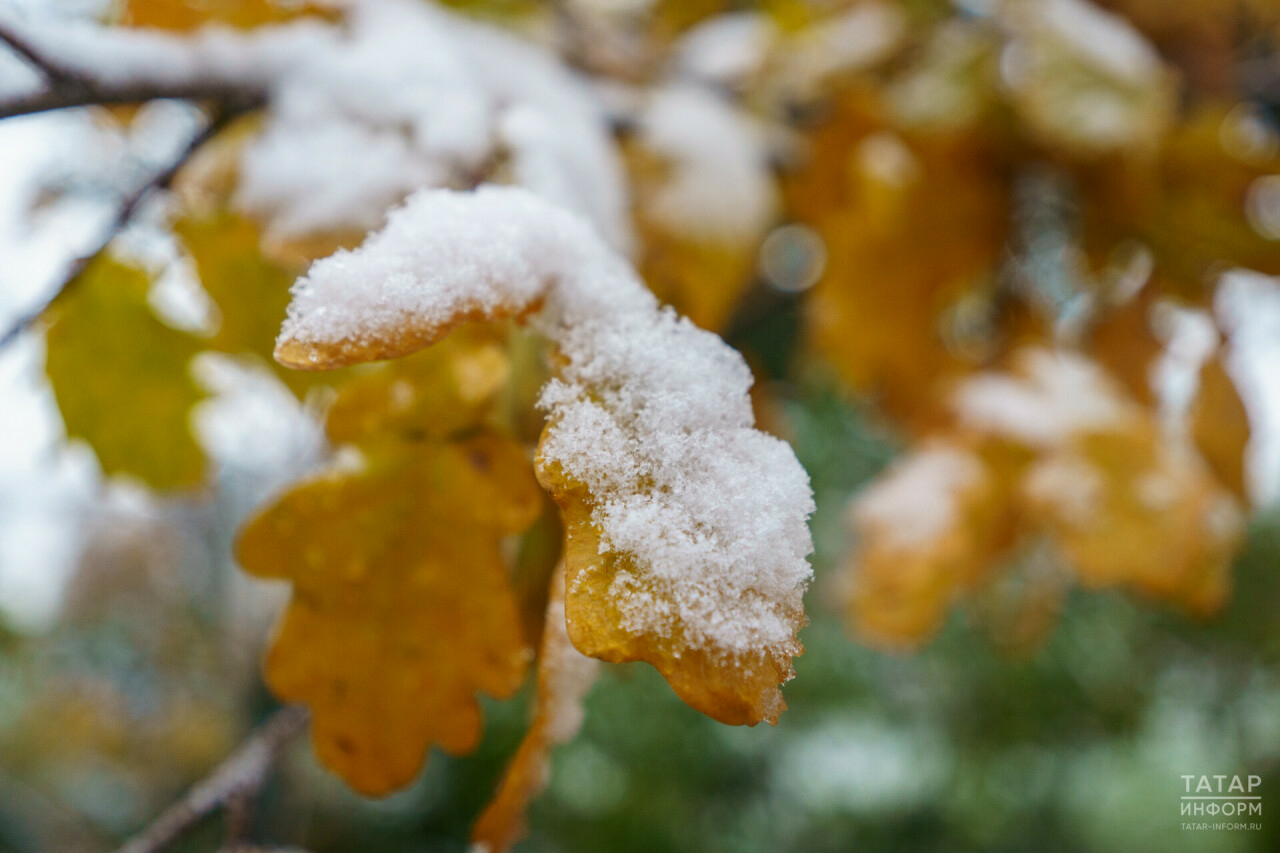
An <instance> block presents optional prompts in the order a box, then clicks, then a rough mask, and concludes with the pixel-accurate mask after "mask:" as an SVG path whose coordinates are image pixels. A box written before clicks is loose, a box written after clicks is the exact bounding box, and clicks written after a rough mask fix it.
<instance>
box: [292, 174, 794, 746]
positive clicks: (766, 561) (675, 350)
mask: <svg viewBox="0 0 1280 853" xmlns="http://www.w3.org/2000/svg"><path fill="white" fill-rule="evenodd" d="M511 316H530V317H531V319H532V322H533V324H534V327H535V328H536V329H538V330H539V331H540V332H541V333H542V334H544V335H545V336H546V337H547V338H548V339H549V340H550V341H551V342H552V343H553V344H554V345H555V347H556V349H557V352H558V357H559V358H558V361H559V364H558V372H557V377H556V378H555V379H553V380H552V381H551V382H550V383H549V384H548V385H547V387H546V388H545V389H544V390H543V394H542V406H543V407H544V408H545V409H546V410H547V411H548V413H549V421H548V425H547V428H546V431H545V433H544V436H543V441H542V445H541V448H540V456H539V459H538V465H539V472H540V476H541V477H542V478H543V479H544V483H545V482H547V481H548V480H550V481H553V482H562V481H563V480H566V479H567V480H568V481H571V482H573V483H576V484H581V485H582V486H584V487H585V489H586V492H587V493H588V494H589V495H590V502H589V503H590V523H591V525H592V526H593V527H594V528H595V529H596V531H598V535H599V554H598V555H597V558H598V560H608V559H611V558H612V559H622V560H623V562H625V565H626V569H625V570H620V571H617V573H616V576H615V577H614V579H613V580H612V586H611V587H610V588H609V591H608V598H609V599H610V600H611V601H612V602H613V604H614V606H616V608H617V610H618V611H619V613H620V617H619V618H620V622H621V628H622V630H624V631H626V632H630V633H631V634H643V635H647V636H652V637H657V638H664V637H665V638H671V637H675V638H678V639H679V641H680V642H683V643H685V644H687V645H688V647H690V648H693V649H702V650H709V651H711V652H714V653H715V654H717V655H720V656H721V658H727V659H733V660H742V659H751V660H759V658H758V657H752V656H753V655H759V654H760V653H761V652H762V651H763V652H764V653H766V654H767V656H768V659H769V660H779V659H783V658H785V659H786V660H788V661H789V659H790V657H792V656H794V655H795V654H798V653H799V643H798V642H797V641H796V639H795V631H796V629H797V628H798V627H799V625H800V624H803V609H802V602H801V597H802V595H803V592H804V589H805V587H806V585H807V583H808V581H809V579H810V577H811V570H810V568H809V565H808V563H807V561H806V556H807V555H808V554H809V553H810V551H811V550H812V543H811V540H810V536H809V530H808V526H807V523H806V521H807V518H808V515H809V514H810V513H811V512H812V510H813V500H812V493H811V491H810V488H809V482H808V477H807V475H806V474H805V472H804V469H803V468H801V466H800V464H799V463H798V462H797V461H796V458H795V456H794V454H793V453H792V451H791V449H790V448H789V447H788V446H787V445H786V444H785V443H783V442H782V441H779V440H778V439H775V438H773V437H770V436H768V435H765V434H764V433H762V432H759V431H757V430H756V429H754V428H753V423H754V418H753V414H752V409H751V403H750V401H749V399H748V396H747V391H748V389H749V387H750V385H751V373H750V371H749V370H748V368H747V366H746V364H745V362H744V361H743V360H742V358H741V356H739V355H738V354H737V353H736V352H735V351H734V350H732V349H731V348H730V347H728V346H727V345H726V344H725V343H724V342H723V341H721V340H720V339H719V338H718V337H717V336H716V335H714V334H712V333H710V332H706V331H703V330H701V329H699V328H697V327H696V326H694V325H693V324H692V323H690V322H688V321H687V320H685V319H683V318H680V317H678V316H677V315H676V314H675V313H674V312H673V311H671V310H670V309H662V308H660V307H659V305H658V303H657V300H656V299H655V298H654V296H653V295H652V294H650V293H649V291H648V290H646V289H645V288H644V286H643V285H642V284H641V282H640V281H639V279H638V278H637V277H636V275H635V273H634V272H633V271H632V269H631V267H630V266H629V264H628V263H627V262H626V261H624V260H623V259H622V258H621V257H619V256H618V255H617V254H615V253H614V252H613V251H612V250H610V249H609V248H608V247H607V246H606V245H605V244H604V242H603V241H602V240H601V239H600V237H599V236H598V235H597V234H596V232H595V231H594V230H593V229H592V228H591V226H590V225H589V224H588V223H587V222H586V221H584V220H582V219H581V218H579V217H577V216H575V215H573V214H571V213H568V212H566V211H564V210H563V209H561V208H558V207H555V206H553V205H551V204H548V203H547V202H545V201H543V200H541V199H539V198H538V197H536V196H534V195H533V194H532V193H530V192H527V191H525V190H521V189H515V188H502V187H492V186H490V187H483V188H481V189H479V190H478V191H475V192H451V191H423V192H419V193H417V194H415V195H414V196H413V197H412V198H410V200H409V201H408V203H407V204H406V205H405V206H404V207H403V208H401V209H399V210H397V211H394V212H393V213H392V214H391V216H390V218H389V221H388V223H387V225H386V227H385V228H384V229H383V230H382V231H380V232H378V233H376V234H374V235H373V236H371V237H370V238H369V239H368V240H367V241H366V242H365V244H364V245H363V246H361V247H360V248H359V249H357V250H355V251H351V252H339V253H338V254H336V255H333V256H331V257H329V258H325V259H323V260H321V261H318V262H316V263H315V264H314V265H313V266H312V267H311V270H310V272H309V273H308V274H307V276H306V277H305V278H303V279H300V280H299V282H298V283H297V284H296V285H295V287H294V297H293V302H292V304H291V305H290V308H289V316H288V319H287V320H286V322H285V324H284V327H283V330H282V332H281V335H280V338H279V340H278V341H277V349H276V357H277V359H278V360H279V361H281V362H282V363H284V364H287V365H290V366H293V367H298V368H304V369H308V368H309V369H321V368H329V367H337V366H340V365H343V364H350V363H353V362H357V361H365V360H369V359H372V358H388V357H395V356H399V355H405V354H407V353H410V352H412V351H414V350H417V349H420V348H422V347H424V346H427V345H428V344H430V343H432V342H433V341H436V340H438V339H440V338H441V337H443V336H444V335H446V334H447V333H448V332H449V330H450V329H451V328H453V327H454V326H456V325H458V324H459V323H461V322H464V321H468V320H477V319H497V318H502V317H511ZM553 493H554V490H553ZM557 497H558V498H559V497H560V496H559V495H557ZM570 535H571V538H572V533H571V534H570ZM579 568H585V569H587V570H592V569H597V568H598V567H597V566H594V565H592V566H586V567H579ZM577 582H578V583H583V582H584V581H583V579H582V576H581V575H579V577H578V579H577ZM574 583H575V580H574V577H573V573H572V572H571V574H570V608H571V610H572V608H573V606H574V603H573V593H574ZM570 618H571V621H572V613H571V614H570ZM575 642H577V638H576V637H575ZM674 657H676V658H678V657H679V655H678V654H677V655H674ZM645 659H649V658H647V657H646V658H645ZM786 669H789V663H788V664H787V665H786V668H785V669H783V670H782V671H781V672H780V673H779V675H780V677H781V678H782V679H783V680H785V678H786V677H787V675H789V673H788V672H786ZM664 674H668V676H669V678H670V673H666V672H664ZM776 681H777V679H774V686H773V687H771V688H769V691H767V692H768V695H767V696H765V697H764V698H763V699H761V700H760V701H761V702H763V703H764V705H765V710H764V712H763V715H764V717H765V718H772V717H775V716H776V711H777V710H778V706H779V705H780V703H781V700H780V697H777V695H776ZM673 686H675V681H673ZM677 689H680V688H679V686H677ZM770 703H772V704H770ZM760 718H761V717H760V716H759V715H755V716H751V715H747V716H746V717H744V720H745V721H755V720H758V719H760Z"/></svg>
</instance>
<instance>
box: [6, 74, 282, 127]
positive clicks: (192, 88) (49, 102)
mask: <svg viewBox="0 0 1280 853" xmlns="http://www.w3.org/2000/svg"><path fill="white" fill-rule="evenodd" d="M162 99H174V100H182V101H212V102H214V103H217V104H219V105H222V106H223V107H224V109H227V110H229V111H235V112H244V111H246V110H248V109H253V108H256V107H259V106H261V105H262V104H263V103H264V102H265V100H266V92H265V90H261V91H260V90H257V89H254V88H251V87H249V86H245V85H235V86H232V85H228V84H226V83H220V82H216V81H215V82H211V81H180V82H176V83H169V82H165V81H161V80H147V81H144V82H139V83H131V84H128V85H120V84H117V85H105V84H102V83H98V82H94V81H91V80H87V79H84V78H64V80H63V81H61V82H58V83H56V84H55V85H53V86H51V87H49V88H47V89H42V90H40V91H39V92H32V93H31V94H27V95H20V96H18V97H16V98H10V99H8V100H0V119H6V118H15V117H17V116H24V115H33V114H35V113H43V112H49V111H50V110H61V109H68V108H70V107H91V106H109V105H112V104H141V103H146V102H147V101H155V100H162Z"/></svg>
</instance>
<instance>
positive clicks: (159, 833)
mask: <svg viewBox="0 0 1280 853" xmlns="http://www.w3.org/2000/svg"><path fill="white" fill-rule="evenodd" d="M306 722H307V711H306V709H305V708H303V707H301V706H297V705H293V706H290V707H287V708H282V709H281V710H279V711H277V712H276V713H275V714H274V715H273V716H272V717H271V718H270V719H269V720H267V721H266V722H265V723H263V724H262V725H261V726H260V727H259V728H258V729H257V730H256V731H254V732H253V733H252V734H251V735H250V736H249V738H248V739H247V740H246V741H245V742H244V743H243V744H241V745H240V748H239V749H237V750H236V751H235V752H233V753H232V754H231V756H230V757H229V758H227V760H226V761H224V762H222V764H220V765H218V767H217V768H216V769H214V771H213V772H212V773H210V774H209V775H208V776H207V777H205V779H204V780H203V781H201V782H198V783H197V784H196V785H195V786H194V787H193V788H192V789H191V790H190V791H188V792H187V795H186V796H185V797H183V798H182V799H181V800H180V801H178V802H177V803H175V804H174V805H173V806H171V807H170V808H169V809H168V811H166V812H164V813H163V814H161V815H160V816H159V817H158V818H156V819H155V820H154V821H152V823H151V825H150V826H148V827H147V828H146V829H144V830H143V831H142V832H141V833H139V834H138V835H135V836H134V837H133V838H131V839H129V840H128V841H127V842H125V844H124V846H122V847H120V848H119V849H118V850H117V851H116V853H156V851H159V850H163V849H164V848H165V847H167V846H168V845H170V844H172V843H173V842H174V841H175V840H177V839H178V838H179V837H180V836H181V835H182V834H183V833H184V832H186V831H187V830H188V829H190V828H191V827H193V826H195V825H196V824H197V823H199V822H200V821H201V820H203V819H204V818H206V817H208V816H209V815H211V814H213V812H215V811H217V810H218V809H219V808H221V807H223V806H225V805H226V804H227V803H228V802H230V801H232V800H233V799H236V798H238V797H246V796H248V797H252V796H256V795H257V794H258V792H259V791H261V790H262V787H263V785H265V784H266V780H267V774H268V773H270V771H271V768H272V767H273V766H274V765H275V762H276V760H277V759H278V758H279V757H280V754H281V753H282V752H283V751H284V748H285V747H286V746H287V745H288V744H289V742H290V741H291V740H292V739H293V738H294V736H296V735H297V734H298V733H299V732H301V731H302V728H303V726H304V725H305V724H306Z"/></svg>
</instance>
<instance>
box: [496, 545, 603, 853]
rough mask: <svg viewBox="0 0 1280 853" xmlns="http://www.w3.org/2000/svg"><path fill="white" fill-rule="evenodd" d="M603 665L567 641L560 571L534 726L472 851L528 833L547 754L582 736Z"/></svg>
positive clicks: (499, 847)
mask: <svg viewBox="0 0 1280 853" xmlns="http://www.w3.org/2000/svg"><path fill="white" fill-rule="evenodd" d="M599 667H600V665H599V663H597V662H596V661H594V660H592V659H591V658H589V657H586V656H584V655H583V654H582V653H581V652H579V651H578V650H577V649H575V648H574V647H573V643H572V642H571V641H570V640H569V635H568V633H567V632H566V630H565V615H564V569H563V567H558V568H557V569H556V571H555V573H554V575H553V577H552V585H551V596H550V599H549V600H548V602H547V619H546V626H545V627H544V629H543V635H542V647H541V650H540V652H539V655H538V698H537V704H536V706H535V708H534V716H533V722H532V723H531V724H530V726H529V731H528V732H527V733H526V734H525V736H524V740H522V741H521V742H520V747H519V748H518V749H517V750H516V754H515V757H514V758H512V759H511V763H510V764H509V765H507V769H506V771H505V772H504V773H503V775H502V781H501V782H500V783H499V784H498V790H497V792H496V793H495V794H494V797H493V799H492V800H491V801H490V802H489V804H488V805H487V806H486V807H485V810H484V811H483V812H481V814H480V817H479V819H478V820H477V821H476V825H475V827H474V828H473V829H472V831H471V840H472V842H473V847H472V850H473V851H484V853H500V851H504V850H509V849H510V848H511V846H512V845H513V844H515V843H516V842H517V841H519V840H520V838H521V836H523V835H524V832H525V827H524V812H525V809H527V808H528V807H529V803H530V802H532V801H533V799H534V798H535V797H537V796H538V794H540V793H541V792H542V789H543V788H545V787H546V784H547V775H548V773H549V772H550V767H549V766H548V757H549V753H550V752H551V750H552V748H554V747H556V746H558V745H559V744H562V743H567V742H568V741H569V740H570V739H571V738H573V736H574V735H576V734H577V733H578V729H579V728H580V727H581V725H582V700H583V699H585V698H586V694H587V691H588V690H590V689H591V685H592V684H594V683H595V679H596V674H597V672H598V670H599Z"/></svg>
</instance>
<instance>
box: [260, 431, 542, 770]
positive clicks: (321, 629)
mask: <svg viewBox="0 0 1280 853" xmlns="http://www.w3.org/2000/svg"><path fill="white" fill-rule="evenodd" d="M364 456H365V459H364V464H363V465H362V466H361V467H360V468H359V469H358V470H335V471H332V472H330V473H328V474H325V475H322V476H320V477H318V478H316V479H314V480H311V481H309V482H305V483H303V484H301V485H299V486H296V487H294V488H293V489H292V490H290V491H289V492H288V493H287V494H285V495H284V496H283V497H282V498H280V499H279V500H278V501H277V502H276V503H275V504H274V505H272V506H271V507H269V508H268V509H266V510H265V511H264V512H261V513H260V514H259V515H258V516H257V517H256V518H254V519H253V520H252V521H250V522H249V523H248V525H247V526H246V527H245V528H244V530H243V531H242V533H241V536H240V541H239V545H238V549H237V556H238V558H239V561H240V563H241V565H242V566H244V568H245V569H246V570H248V571H249V572H250V573H252V574H254V575H257V576H259V577H263V578H282V579H286V580H289V581H292V583H293V585H294V592H293V597H292V599H291V600H290V603H289V607H288V609H287V610H286V612H285V614H284V617H283V619H282V621H281V624H280V626H279V628H278V631H277V634H276V637H275V640H274V642H273V643H272V646H271V649H270V651H269V653H268V656H267V661H266V665H265V677H266V680H267V684H268V685H269V686H270V687H271V689H272V691H273V692H275V694H276V695H277V696H279V697H280V698H281V699H282V700H283V701H288V702H302V703H306V704H307V705H308V706H310V708H311V710H312V714H313V723H312V738H313V741H314V743H315V747H316V752H317V754H318V755H319V757H320V760H321V761H322V762H323V763H324V764H325V765H326V766H327V767H329V768H331V769H332V770H334V771H335V772H336V773H338V774H339V775H340V776H342V778H343V779H344V780H346V782H347V783H348V784H350V785H351V787H353V788H355V789H356V790H357V791H360V792H361V793H364V794H370V795H381V794H386V793H389V792H391V791H393V790H396V789H397V788H401V787H403V786H405V785H407V784H408V783H409V782H411V781H412V780H413V778H414V777H415V776H416V774H417V773H418V771H419V769H420V768H421V767H422V764H423V762H424V761H425V758H426V753H427V749H428V748H429V747H430V746H431V745H432V744H438V745H440V746H441V747H442V748H444V749H446V750H448V751H449V752H452V753H455V754H460V753H465V752H468V751H470V750H472V749H473V748H474V747H475V745H476V743H477V742H478V740H479V737H480V732H481V714H480V706H479V704H478V701H477V699H476V695H475V694H476V693H477V692H483V693H486V694H489V695H491V696H495V697H499V698H505V697H508V696H511V695H512V694H513V693H514V692H515V691H516V690H517V689H518V688H519V686H520V683H521V680H522V678H523V674H524V669H525V665H526V663H527V661H528V650H527V648H526V646H525V642H524V637H523V634H522V631H521V627H520V621H519V614H518V612H517V609H516V601H515V598H514V596H513V594H512V591H511V588H510V585H509V582H508V579H507V570H506V565H505V562H504V560H503V554H502V549H501V545H502V538H503V537H504V536H507V535H511V534H515V533H519V532H520V531H522V530H524V529H525V528H526V527H528V526H529V525H530V524H532V523H533V521H534V520H535V519H536V518H537V517H538V513H539V510H540V508H541V496H540V494H539V491H538V486H537V483H536V482H535V481H534V478H533V476H532V473H531V471H530V470H529V463H528V459H527V457H526V456H525V453H524V451H523V450H522V449H521V448H520V447H519V446H518V445H516V444H514V443H512V442H511V441H510V440H508V439H505V438H503V437H501V436H500V435H498V434H496V433H492V432H489V431H482V432H480V433H479V434H477V435H475V436H473V437H470V438H466V439H462V440H458V441H453V442H444V441H425V442H404V441H398V440H388V441H385V442H383V443H382V444H381V445H378V446H377V447H376V448H375V449H368V450H366V451H365V454H364Z"/></svg>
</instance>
